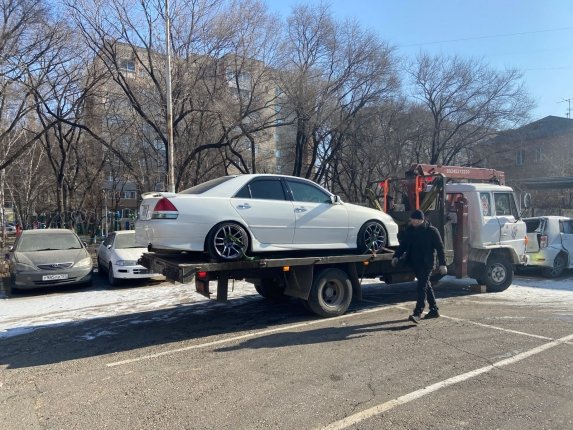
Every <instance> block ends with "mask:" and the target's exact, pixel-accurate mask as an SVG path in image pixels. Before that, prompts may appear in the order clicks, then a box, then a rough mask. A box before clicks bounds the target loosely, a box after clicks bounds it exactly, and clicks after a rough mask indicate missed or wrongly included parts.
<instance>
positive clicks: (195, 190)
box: [179, 176, 236, 194]
mask: <svg viewBox="0 0 573 430" xmlns="http://www.w3.org/2000/svg"><path fill="white" fill-rule="evenodd" d="M233 178H236V176H222V177H220V178H217V179H211V180H210V181H207V182H203V183H202V184H199V185H195V186H194V187H191V188H187V189H186V190H183V191H180V192H179V194H203V193H204V192H206V191H209V190H211V189H213V188H215V187H216V186H218V185H221V184H222V183H223V182H227V181H228V180H230V179H233Z"/></svg>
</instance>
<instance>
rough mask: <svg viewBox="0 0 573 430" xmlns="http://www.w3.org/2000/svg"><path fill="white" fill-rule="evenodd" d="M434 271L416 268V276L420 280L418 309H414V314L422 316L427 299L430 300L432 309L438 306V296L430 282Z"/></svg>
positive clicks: (429, 303)
mask: <svg viewBox="0 0 573 430" xmlns="http://www.w3.org/2000/svg"><path fill="white" fill-rule="evenodd" d="M431 273H432V270H431V269H430V270H426V269H424V268H422V267H414V274H415V275H416V279H417V280H418V284H417V293H418V300H417V302H416V307H415V308H414V314H415V315H420V314H421V313H422V311H423V310H424V307H425V306H426V299H427V300H428V305H429V306H430V309H432V308H435V307H437V306H436V296H435V295H434V289H433V288H432V284H431V282H430V274H431Z"/></svg>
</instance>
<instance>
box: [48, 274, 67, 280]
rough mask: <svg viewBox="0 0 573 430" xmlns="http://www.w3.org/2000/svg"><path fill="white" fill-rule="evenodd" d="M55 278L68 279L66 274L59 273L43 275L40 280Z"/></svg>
mask: <svg viewBox="0 0 573 430" xmlns="http://www.w3.org/2000/svg"><path fill="white" fill-rule="evenodd" d="M56 279H68V274H67V273H63V274H61V275H44V276H42V281H55V280H56Z"/></svg>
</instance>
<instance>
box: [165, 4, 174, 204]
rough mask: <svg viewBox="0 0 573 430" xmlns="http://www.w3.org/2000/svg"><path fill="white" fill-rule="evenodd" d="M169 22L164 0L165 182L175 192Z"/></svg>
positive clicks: (169, 189) (167, 5)
mask: <svg viewBox="0 0 573 430" xmlns="http://www.w3.org/2000/svg"><path fill="white" fill-rule="evenodd" d="M170 26H171V22H170V20H169V0H165V45H166V48H167V62H166V63H167V64H166V66H165V68H166V71H165V74H166V81H167V183H168V185H169V186H168V191H169V192H171V193H174V192H175V171H174V158H175V157H174V156H173V101H172V99H171V43H170V42H171V36H170V33H171V29H170Z"/></svg>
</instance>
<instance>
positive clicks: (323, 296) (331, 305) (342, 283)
mask: <svg viewBox="0 0 573 430" xmlns="http://www.w3.org/2000/svg"><path fill="white" fill-rule="evenodd" d="M351 301H352V283H351V282H350V278H349V277H348V275H347V274H346V273H345V272H343V271H342V270H340V269H325V270H323V271H321V272H319V273H318V274H316V276H315V278H314V281H313V283H312V288H311V289H310V295H309V297H308V306H309V307H310V309H311V310H312V311H313V312H314V313H315V314H317V315H319V316H321V317H327V318H328V317H336V316H339V315H342V314H344V313H345V312H346V311H347V310H348V307H349V306H350V302H351Z"/></svg>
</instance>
